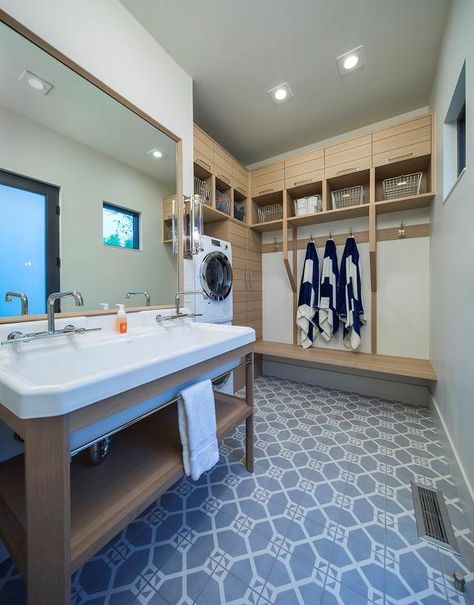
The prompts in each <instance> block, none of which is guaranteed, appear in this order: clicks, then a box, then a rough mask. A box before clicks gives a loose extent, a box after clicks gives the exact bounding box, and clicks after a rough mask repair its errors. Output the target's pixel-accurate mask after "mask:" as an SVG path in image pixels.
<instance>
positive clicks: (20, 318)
mask: <svg viewBox="0 0 474 605" xmlns="http://www.w3.org/2000/svg"><path fill="white" fill-rule="evenodd" d="M163 309H174V305H172V304H169V305H151V306H150V307H126V309H125V310H126V311H127V313H140V312H141V311H160V310H161V311H162V310H163ZM116 314H117V309H107V310H105V311H104V310H102V309H96V310H92V311H82V312H81V311H67V312H65V313H55V317H56V319H70V318H74V317H101V316H103V315H116ZM47 318H48V316H47V315H46V313H42V314H41V315H16V316H12V317H0V325H1V324H16V323H26V322H30V321H46V319H47Z"/></svg>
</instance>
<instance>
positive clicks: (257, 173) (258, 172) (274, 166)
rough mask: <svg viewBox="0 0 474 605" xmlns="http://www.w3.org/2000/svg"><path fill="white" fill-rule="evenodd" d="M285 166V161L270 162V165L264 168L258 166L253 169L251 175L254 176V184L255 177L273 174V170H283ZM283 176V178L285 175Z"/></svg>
mask: <svg viewBox="0 0 474 605" xmlns="http://www.w3.org/2000/svg"><path fill="white" fill-rule="evenodd" d="M284 168H285V165H284V163H283V162H275V163H274V164H269V165H268V166H263V167H262V168H256V169H255V170H252V172H251V173H250V176H251V177H252V186H253V181H254V179H258V178H259V177H261V176H264V175H266V174H271V173H272V172H279V171H280V170H281V171H283V170H284ZM281 178H283V176H282V177H281ZM273 180H276V178H275V179H273Z"/></svg>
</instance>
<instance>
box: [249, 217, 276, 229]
mask: <svg viewBox="0 0 474 605" xmlns="http://www.w3.org/2000/svg"><path fill="white" fill-rule="evenodd" d="M282 227H283V219H279V220H277V221H265V222H264V223H254V224H253V225H251V228H252V229H254V230H255V231H276V230H277V229H281V228H282Z"/></svg>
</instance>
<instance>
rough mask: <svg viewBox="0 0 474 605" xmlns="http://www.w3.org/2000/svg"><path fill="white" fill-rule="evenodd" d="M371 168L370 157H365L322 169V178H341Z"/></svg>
mask: <svg viewBox="0 0 474 605" xmlns="http://www.w3.org/2000/svg"><path fill="white" fill-rule="evenodd" d="M371 167H372V157H370V156H369V157H366V158H362V159H358V160H352V161H350V162H345V163H344V164H337V165H336V166H330V167H328V168H325V169H324V176H325V178H327V179H332V178H334V177H335V176H343V175H344V174H350V173H351V172H359V171H360V170H368V169H369V168H371Z"/></svg>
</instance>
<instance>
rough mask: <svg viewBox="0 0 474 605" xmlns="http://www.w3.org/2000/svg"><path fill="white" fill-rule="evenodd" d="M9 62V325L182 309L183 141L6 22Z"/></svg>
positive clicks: (4, 97) (1, 274)
mask: <svg viewBox="0 0 474 605" xmlns="http://www.w3.org/2000/svg"><path fill="white" fill-rule="evenodd" d="M0 57H1V60H0V138H1V145H0V321H1V320H2V318H5V317H11V316H17V315H20V314H21V313H22V311H23V312H25V311H26V305H25V301H23V305H22V301H21V299H20V298H18V297H17V296H16V294H15V293H23V294H25V295H26V297H27V301H28V314H30V315H34V314H40V313H45V312H46V298H47V296H48V294H50V293H51V292H54V291H58V290H61V291H65V290H79V291H80V292H81V293H82V295H83V297H84V306H85V309H86V310H97V309H100V308H101V304H102V305H109V306H110V308H113V307H114V305H115V304H117V303H126V304H127V306H135V307H137V306H145V304H146V298H145V296H144V295H142V294H131V295H130V296H129V298H127V297H126V295H127V292H131V291H132V292H139V291H144V292H147V293H148V294H149V297H150V302H151V304H152V305H162V304H170V303H172V301H173V299H174V295H175V293H176V291H177V289H178V288H177V281H178V280H177V273H178V259H177V256H176V254H175V251H174V250H173V245H172V244H173V243H172V239H173V238H172V230H173V220H172V211H173V206H174V204H173V200H174V198H175V196H176V191H177V181H176V179H177V177H176V174H177V170H176V157H177V145H176V143H175V141H174V140H172V139H171V138H169V137H168V136H166V135H165V134H164V133H163V132H161V131H160V130H158V129H157V128H155V127H154V126H153V125H151V124H150V123H148V122H147V121H145V120H144V119H142V118H141V117H139V116H138V115H137V114H135V113H134V112H133V111H131V110H130V109H128V108H126V107H125V106H123V105H122V104H121V103H119V102H118V101H116V100H115V99H113V98H112V97H111V96H109V95H107V94H106V93H105V92H103V91H102V90H100V89H99V88H97V87H96V86H94V85H93V84H91V83H90V82H88V81H87V80H86V79H84V78H83V77H81V76H80V75H78V74H77V73H75V72H74V71H72V70H71V69H69V68H68V67H66V66H65V65H63V64H62V63H60V62H59V61H58V60H56V59H54V58H53V57H52V56H50V55H49V54H48V53H46V52H44V51H43V50H41V49H40V48H38V47H37V46H36V45H34V44H33V43H32V42H30V41H29V40H27V39H26V38H24V37H22V36H21V35H19V34H18V33H16V32H15V31H13V30H12V29H10V28H9V27H8V26H6V25H5V24H3V23H1V24H0ZM9 292H12V293H13V295H9V294H8V293H9ZM72 304H73V303H72ZM68 310H73V306H72V305H71V302H69V301H64V302H63V303H62V307H61V311H68Z"/></svg>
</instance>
